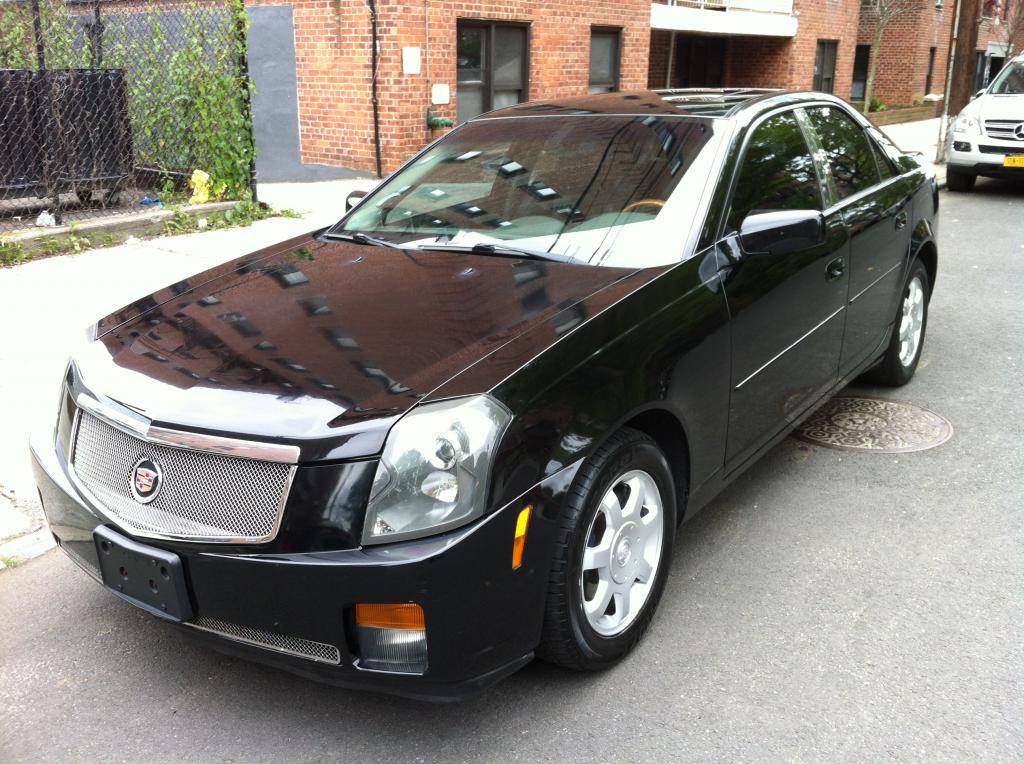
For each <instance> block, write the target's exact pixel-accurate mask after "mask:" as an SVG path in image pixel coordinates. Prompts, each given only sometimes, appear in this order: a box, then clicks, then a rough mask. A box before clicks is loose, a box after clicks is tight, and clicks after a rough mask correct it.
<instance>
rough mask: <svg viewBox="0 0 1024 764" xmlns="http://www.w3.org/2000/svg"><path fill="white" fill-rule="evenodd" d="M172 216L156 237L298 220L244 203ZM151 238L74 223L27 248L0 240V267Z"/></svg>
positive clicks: (174, 209) (287, 212)
mask: <svg viewBox="0 0 1024 764" xmlns="http://www.w3.org/2000/svg"><path fill="white" fill-rule="evenodd" d="M170 210H171V211H172V215H171V217H170V218H168V219H167V220H165V221H164V222H163V227H162V230H159V231H158V232H156V235H161V234H162V235H166V236H177V235H181V234H188V233H199V232H201V231H218V230H223V229H226V228H241V227H243V226H249V225H252V224H253V223H255V222H257V221H259V220H266V219H267V218H272V217H283V218H301V217H302V215H300V214H299V213H297V212H296V211H295V210H292V209H283V210H275V209H274V208H273V207H271V206H270V205H267V204H262V203H259V202H253V201H250V200H248V199H243V200H242V201H240V202H237V203H235V205H234V206H233V207H230V208H229V209H226V210H222V211H217V212H211V213H209V214H207V215H202V214H196V213H193V212H189V211H188V210H187V208H181V207H177V206H173V207H170ZM133 236H135V237H138V238H150V237H149V236H146V235H144V234H139V233H137V232H110V231H100V230H96V231H91V232H83V231H82V230H81V229H80V228H79V225H78V224H77V223H75V222H72V223H70V224H69V230H68V231H67V232H66V233H63V234H60V235H54V236H49V237H47V238H45V239H42V240H40V241H38V242H37V243H33V244H32V246H31V247H26V246H25V244H24V243H23V242H21V241H16V240H13V239H0V267H2V266H13V265H19V264H20V263H23V262H26V261H28V260H36V259H39V258H43V257H55V256H57V255H70V254H78V253H80V252H84V251H86V250H89V249H102V248H104V247H114V246H117V245H118V244H123V243H124V242H125V241H126V240H127V239H128V238H130V237H133Z"/></svg>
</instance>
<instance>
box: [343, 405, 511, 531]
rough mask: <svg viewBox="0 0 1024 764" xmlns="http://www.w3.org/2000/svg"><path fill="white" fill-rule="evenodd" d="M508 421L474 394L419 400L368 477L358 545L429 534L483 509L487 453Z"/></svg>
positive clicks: (502, 409)
mask: <svg viewBox="0 0 1024 764" xmlns="http://www.w3.org/2000/svg"><path fill="white" fill-rule="evenodd" d="M511 419H512V415H511V414H509V412H508V410H507V409H505V407H504V406H502V405H501V404H500V403H498V402H497V401H495V400H493V399H491V398H489V397H487V396H485V395H479V396H476V397H473V398H457V399H455V400H450V401H440V402H439V403H430V404H426V405H424V406H420V407H418V408H416V409H413V410H412V411H411V412H409V413H408V414H406V415H405V416H404V417H402V418H401V419H400V420H398V423H397V424H396V425H395V426H394V427H392V428H391V432H390V433H389V434H388V439H387V443H386V444H385V445H384V454H383V455H382V456H381V460H380V464H379V465H377V474H376V475H375V476H374V479H373V488H372V489H371V491H370V502H369V505H368V506H367V508H366V524H365V526H364V528H363V543H364V544H382V543H385V542H390V541H400V540H402V539H411V538H418V537H420V536H429V535H431V534H434V533H440V532H442V531H446V530H450V529H452V528H455V527H458V526H460V525H464V524H465V523H468V522H469V521H470V520H474V519H476V518H477V517H479V516H480V515H481V514H483V511H484V503H485V502H486V500H487V496H486V491H487V478H488V476H489V475H490V471H491V463H492V462H493V460H494V451H495V448H496V447H497V445H498V439H499V438H500V437H501V434H502V432H504V430H505V427H506V426H507V425H508V423H509V421H510V420H511Z"/></svg>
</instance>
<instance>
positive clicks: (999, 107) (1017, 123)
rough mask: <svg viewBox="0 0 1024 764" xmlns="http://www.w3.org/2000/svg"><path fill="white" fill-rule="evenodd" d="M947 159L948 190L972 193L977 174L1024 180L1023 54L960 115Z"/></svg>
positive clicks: (954, 124)
mask: <svg viewBox="0 0 1024 764" xmlns="http://www.w3.org/2000/svg"><path fill="white" fill-rule="evenodd" d="M946 156H947V160H946V183H947V185H948V187H949V190H950V191H970V190H971V189H973V188H974V182H975V181H976V180H977V179H978V176H979V175H985V176H988V177H990V178H1016V179H1017V180H1024V55H1021V56H1018V57H1017V58H1015V59H1013V60H1012V61H1011V62H1010V63H1009V64H1007V65H1006V66H1004V67H1003V69H1002V71H1000V72H999V74H998V75H997V76H996V78H995V79H994V80H992V84H990V85H989V86H988V88H987V89H986V90H983V91H981V92H980V93H979V94H978V96H977V97H976V98H975V99H974V100H973V101H971V102H970V103H969V104H967V106H965V107H964V110H963V111H961V112H960V115H959V116H958V117H957V119H956V122H954V123H953V130H952V132H951V134H950V138H949V145H948V146H947V154H946Z"/></svg>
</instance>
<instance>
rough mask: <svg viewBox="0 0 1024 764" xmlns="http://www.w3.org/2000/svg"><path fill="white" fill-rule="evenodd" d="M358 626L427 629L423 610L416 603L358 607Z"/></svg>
mask: <svg viewBox="0 0 1024 764" xmlns="http://www.w3.org/2000/svg"><path fill="white" fill-rule="evenodd" d="M356 626H372V627H375V628H378V629H421V630H422V629H425V628H426V627H425V626H424V624H423V608H422V607H420V606H419V605H417V604H416V603H415V602H402V603H396V604H393V605H356Z"/></svg>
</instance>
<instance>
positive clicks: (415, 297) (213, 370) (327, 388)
mask: <svg viewBox="0 0 1024 764" xmlns="http://www.w3.org/2000/svg"><path fill="white" fill-rule="evenodd" d="M633 273H634V272H633V271H629V270H621V269H614V268H603V267H590V266H581V265H570V264H565V263H556V262H545V261H537V260H525V259H509V258H501V257H492V256H484V255H475V254H463V253H452V252H410V251H401V250H397V249H385V248H376V247H368V246H359V245H355V244H349V243H337V242H324V241H322V240H317V239H315V238H313V237H302V238H301V239H295V240H291V241H289V242H286V243H284V244H283V245H281V246H279V247H275V248H272V249H271V250H269V251H263V252H259V253H256V254H254V255H250V256H247V257H244V258H240V259H238V260H235V261H232V262H229V263H226V264H224V265H222V266H220V267H218V268H214V269H212V270H209V271H206V272H204V273H200V274H198V275H196V276H194V277H191V278H189V279H186V280H184V281H181V282H179V283H177V284H172V285H171V286H169V287H167V288H165V289H163V290H160V291H158V292H155V293H154V294H152V295H149V296H147V297H145V298H143V299H141V300H138V301H136V302H134V303H132V304H131V305H128V306H126V307H125V308H123V309H122V310H120V311H118V312H116V313H114V314H112V315H110V316H107V317H106V318H104V319H102V320H101V321H100V322H99V323H98V324H97V339H96V341H94V342H91V343H89V345H88V346H87V347H86V348H85V349H83V350H82V351H80V352H78V353H76V355H75V366H76V369H77V373H78V375H79V378H80V381H81V384H83V385H84V386H85V387H86V388H87V389H88V390H90V391H92V392H94V393H95V394H96V395H97V397H100V398H102V399H105V400H109V401H113V402H114V403H117V404H120V405H123V406H125V407H127V408H129V409H131V410H133V411H135V412H137V413H139V414H141V415H143V416H145V417H147V418H148V419H150V420H152V421H153V422H154V424H158V425H161V426H173V427H179V428H182V429H186V430H194V431H199V432H208V433H213V434H227V435H234V436H240V437H244V436H250V437H253V438H256V439H260V440H272V441H275V442H288V443H295V444H297V445H299V446H300V448H301V449H302V459H303V460H304V461H305V460H317V459H328V458H350V457H358V456H366V455H370V454H374V453H377V452H379V450H380V447H381V446H382V444H383V438H384V436H385V435H386V432H387V429H388V428H389V427H390V425H391V424H392V423H393V422H394V420H395V419H396V418H397V417H398V416H401V415H402V414H403V413H404V412H405V411H407V410H408V409H409V408H411V407H412V406H413V405H415V404H416V402H417V401H419V400H421V399H422V398H424V397H426V396H428V395H429V394H430V393H431V391H433V390H435V389H437V388H439V387H441V386H442V385H444V383H445V382H448V381H450V380H452V379H453V378H455V377H457V376H458V375H459V374H460V373H462V372H464V371H466V370H467V369H469V367H471V366H474V365H477V364H478V362H479V361H481V360H482V359H484V358H486V357H487V356H488V355H489V354H491V353H493V352H494V351H496V350H497V349H499V348H501V347H503V346H505V345H507V344H509V343H511V342H514V341H515V340H516V339H517V338H518V337H520V336H521V335H523V334H525V333H528V332H529V331H530V330H531V328H534V327H536V326H539V325H544V324H550V323H551V322H552V320H554V322H555V323H557V317H558V316H559V315H560V314H562V313H564V312H569V313H571V314H572V315H573V316H577V315H579V303H580V302H581V301H583V300H585V299H586V298H587V297H588V296H590V295H594V294H596V293H598V292H600V291H601V290H603V289H604V288H606V287H608V286H609V285H611V284H614V283H616V282H622V281H623V280H628V279H629V278H630V276H631V275H632V274H633ZM574 320H575V319H574ZM494 368H495V371H494V373H493V374H489V373H487V372H486V371H485V370H482V369H486V365H481V367H480V368H477V369H475V370H474V373H473V375H472V385H471V386H472V388H473V390H472V392H485V391H486V390H488V389H490V388H491V387H493V386H494V385H496V384H497V383H498V382H500V381H501V378H502V377H500V376H498V375H499V374H505V373H507V369H504V368H503V367H501V366H500V365H496V366H495V367H494ZM491 377H494V378H493V379H492V378H491ZM462 388H466V385H462ZM466 391H467V390H466V389H463V392H466Z"/></svg>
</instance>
